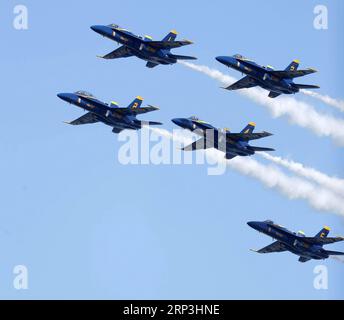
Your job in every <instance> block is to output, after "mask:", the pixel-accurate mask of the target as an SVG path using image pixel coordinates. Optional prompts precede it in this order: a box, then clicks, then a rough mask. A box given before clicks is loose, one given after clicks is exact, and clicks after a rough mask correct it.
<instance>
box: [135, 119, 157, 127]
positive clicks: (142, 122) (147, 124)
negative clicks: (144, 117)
mask: <svg viewBox="0 0 344 320" xmlns="http://www.w3.org/2000/svg"><path fill="white" fill-rule="evenodd" d="M135 122H136V123H139V122H140V123H141V125H142V126H161V125H163V123H161V122H157V121H140V120H135Z"/></svg>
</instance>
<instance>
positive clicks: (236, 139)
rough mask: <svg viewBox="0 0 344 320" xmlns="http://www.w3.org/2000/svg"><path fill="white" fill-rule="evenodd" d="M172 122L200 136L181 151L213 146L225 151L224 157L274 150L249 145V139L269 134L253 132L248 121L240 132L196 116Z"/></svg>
mask: <svg viewBox="0 0 344 320" xmlns="http://www.w3.org/2000/svg"><path fill="white" fill-rule="evenodd" d="M172 122H173V123H175V124H176V125H177V126H179V127H181V128H183V129H187V130H190V131H192V132H194V133H196V134H197V135H199V136H201V137H202V138H201V139H199V140H197V141H195V142H193V143H192V144H190V145H188V146H186V147H184V148H182V150H183V151H193V150H201V149H208V148H215V149H218V150H220V151H222V152H224V153H225V158H226V159H228V160H229V159H233V158H235V157H236V156H243V157H245V156H252V155H253V154H255V152H256V151H275V150H274V149H271V148H262V147H255V146H251V145H249V141H250V140H256V139H261V138H265V137H268V136H271V135H272V134H271V133H269V132H265V131H264V132H257V133H253V131H254V129H255V126H256V124H255V123H254V122H250V123H249V124H248V125H247V126H246V127H245V128H244V129H243V130H242V131H241V132H240V133H232V132H230V131H229V130H228V129H216V128H215V127H213V126H212V125H211V124H209V123H207V122H205V121H202V120H200V119H198V118H197V117H190V118H176V119H172Z"/></svg>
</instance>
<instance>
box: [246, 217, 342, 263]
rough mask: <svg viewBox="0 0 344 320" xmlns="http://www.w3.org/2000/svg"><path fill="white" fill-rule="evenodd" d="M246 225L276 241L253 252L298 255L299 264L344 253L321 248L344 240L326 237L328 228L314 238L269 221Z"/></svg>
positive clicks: (252, 222)
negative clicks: (287, 252) (285, 252)
mask: <svg viewBox="0 0 344 320" xmlns="http://www.w3.org/2000/svg"><path fill="white" fill-rule="evenodd" d="M247 224H248V225H249V226H250V227H251V228H253V229H255V230H257V231H259V232H262V233H264V234H266V235H268V236H270V237H272V238H273V239H275V240H276V241H275V242H273V243H272V244H270V245H268V246H266V247H264V248H262V249H260V250H252V251H254V252H258V253H272V252H284V251H289V252H292V253H294V254H296V255H298V256H299V257H300V258H299V261H300V262H307V261H309V260H312V259H315V260H325V259H327V258H329V257H330V256H336V255H344V252H338V251H329V250H325V249H324V248H323V246H324V245H327V244H331V243H335V242H339V241H343V240H344V238H343V237H328V234H329V232H330V228H329V227H324V228H323V229H321V230H320V232H319V233H317V234H316V235H315V236H314V237H306V235H305V233H304V232H303V231H299V232H292V231H289V230H288V229H286V228H285V227H282V226H280V225H278V224H275V223H274V222H273V221H271V220H266V221H261V222H260V221H250V222H248V223H247Z"/></svg>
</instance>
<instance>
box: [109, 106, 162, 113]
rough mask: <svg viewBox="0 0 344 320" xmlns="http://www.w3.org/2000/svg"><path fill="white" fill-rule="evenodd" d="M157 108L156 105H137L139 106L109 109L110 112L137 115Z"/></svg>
mask: <svg viewBox="0 0 344 320" xmlns="http://www.w3.org/2000/svg"><path fill="white" fill-rule="evenodd" d="M156 110H159V108H158V107H154V106H150V105H148V106H147V107H139V108H115V109H111V111H112V112H118V113H120V114H122V115H138V114H144V113H148V112H152V111H156Z"/></svg>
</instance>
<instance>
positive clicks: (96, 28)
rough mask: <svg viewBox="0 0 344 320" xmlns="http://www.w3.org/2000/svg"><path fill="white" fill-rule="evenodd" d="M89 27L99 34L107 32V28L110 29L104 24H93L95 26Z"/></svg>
mask: <svg viewBox="0 0 344 320" xmlns="http://www.w3.org/2000/svg"><path fill="white" fill-rule="evenodd" d="M91 29H92V30H93V31H94V32H97V33H99V34H101V35H105V34H107V31H108V29H110V28H109V27H106V26H100V25H95V26H91Z"/></svg>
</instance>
